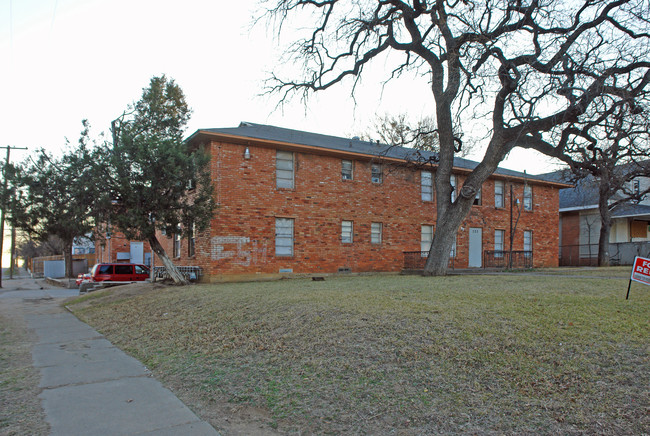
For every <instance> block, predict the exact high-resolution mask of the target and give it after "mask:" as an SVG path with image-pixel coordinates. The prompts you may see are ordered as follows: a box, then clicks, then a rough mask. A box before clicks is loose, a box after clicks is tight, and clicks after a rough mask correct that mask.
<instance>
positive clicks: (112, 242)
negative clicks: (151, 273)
mask: <svg viewBox="0 0 650 436" xmlns="http://www.w3.org/2000/svg"><path fill="white" fill-rule="evenodd" d="M106 230H107V228H106V225H105V224H102V226H101V227H100V228H98V229H97V236H96V237H95V252H96V254H97V262H99V263H102V262H130V263H138V264H143V265H147V266H151V246H150V245H149V243H148V242H145V241H129V240H128V239H126V238H125V237H124V235H123V234H122V233H120V232H119V231H117V230H116V229H114V228H109V231H108V232H107V231H106Z"/></svg>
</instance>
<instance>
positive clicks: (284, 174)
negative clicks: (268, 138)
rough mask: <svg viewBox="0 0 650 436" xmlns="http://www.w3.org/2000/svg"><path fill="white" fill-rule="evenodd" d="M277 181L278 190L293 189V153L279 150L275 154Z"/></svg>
mask: <svg viewBox="0 0 650 436" xmlns="http://www.w3.org/2000/svg"><path fill="white" fill-rule="evenodd" d="M275 179H276V186H277V187H278V188H289V189H293V179H294V165H293V153H292V152H290V151H281V150H278V151H277V152H276V154H275Z"/></svg>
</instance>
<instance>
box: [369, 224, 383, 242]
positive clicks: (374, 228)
mask: <svg viewBox="0 0 650 436" xmlns="http://www.w3.org/2000/svg"><path fill="white" fill-rule="evenodd" d="M382 227H383V226H382V224H381V223H371V224H370V243H371V244H381V233H382Z"/></svg>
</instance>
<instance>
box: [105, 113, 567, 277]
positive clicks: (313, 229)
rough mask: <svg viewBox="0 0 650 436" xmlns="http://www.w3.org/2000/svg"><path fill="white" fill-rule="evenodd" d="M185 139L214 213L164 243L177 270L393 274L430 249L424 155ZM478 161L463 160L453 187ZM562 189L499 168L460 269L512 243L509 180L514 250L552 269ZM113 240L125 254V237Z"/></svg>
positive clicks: (479, 205)
mask: <svg viewBox="0 0 650 436" xmlns="http://www.w3.org/2000/svg"><path fill="white" fill-rule="evenodd" d="M188 142H189V143H190V144H191V145H204V146H206V147H207V149H208V150H209V151H210V153H211V168H210V171H211V174H212V182H213V183H214V195H215V202H216V209H215V213H214V216H213V218H212V222H211V225H210V228H209V230H207V231H206V232H204V233H203V234H197V235H195V237H194V238H191V239H183V240H181V239H180V238H179V237H177V236H176V235H166V236H161V237H160V240H161V242H162V243H163V245H164V246H165V248H166V250H167V252H168V253H169V254H170V256H171V257H173V258H174V259H175V262H176V263H177V264H178V265H185V266H200V267H201V268H202V270H203V274H204V277H205V278H206V279H208V280H221V279H226V278H228V277H229V276H233V275H237V276H239V277H242V276H257V275H261V274H264V275H271V274H281V273H336V272H340V271H350V272H371V271H376V272H378V271H390V272H396V271H400V270H401V269H402V268H403V266H404V252H409V251H428V249H429V246H430V244H431V239H432V235H433V230H434V228H435V225H436V204H435V201H434V200H435V198H434V196H435V187H434V186H433V175H434V172H435V166H432V165H413V164H412V162H414V161H415V160H420V158H424V159H425V160H426V159H428V158H430V157H431V154H429V153H426V152H417V151H414V150H412V149H409V148H402V147H389V146H386V145H381V144H377V143H373V142H365V141H360V140H358V139H349V138H340V137H333V136H326V135H320V134H314V133H308V132H302V131H297V130H290V129H283V128H278V127H273V126H266V125H260V124H252V123H241V124H240V125H239V127H236V128H223V129H206V130H198V131H196V132H195V133H194V134H193V135H191V136H190V137H189V138H188ZM475 165H476V162H473V161H469V160H466V159H460V158H458V159H456V161H455V177H454V178H455V180H454V181H453V182H454V183H455V185H456V189H460V187H461V186H462V183H463V181H464V178H465V176H466V174H467V173H468V172H469V171H471V169H472V168H474V166H475ZM566 186H567V185H566V184H562V183H558V182H553V181H548V180H545V179H542V178H540V177H537V176H530V175H528V176H526V174H525V173H522V172H517V171H511V170H506V169H499V170H498V171H497V172H496V173H495V174H494V175H493V176H492V177H491V178H490V179H488V180H487V181H486V182H485V183H484V184H483V186H482V189H481V192H480V195H479V196H477V199H476V200H475V203H476V205H475V206H474V207H473V208H472V211H471V212H470V214H469V215H468V216H467V218H466V219H465V221H464V222H463V223H462V225H461V227H460V228H459V230H458V234H457V235H456V244H455V249H454V252H453V261H452V262H453V266H454V268H468V267H481V266H483V258H484V253H485V251H486V250H497V251H498V250H502V251H507V250H508V249H509V241H510V217H511V214H510V201H511V196H510V192H511V187H512V192H513V200H514V199H516V200H517V201H518V202H519V209H520V210H521V212H520V217H519V220H518V223H517V226H516V231H515V232H514V242H513V249H514V250H521V251H524V250H525V251H527V252H529V253H530V252H532V257H533V259H534V260H533V261H534V266H535V267H552V266H557V265H558V201H559V200H558V191H559V189H560V188H562V187H566ZM515 204H516V203H515ZM514 210H515V212H514V220H516V219H517V215H518V214H517V210H518V209H517V206H515V208H514ZM114 245H117V246H122V245H123V247H122V249H123V251H124V252H127V251H129V250H128V249H127V247H126V246H127V245H128V241H123V240H121V241H118V240H117V239H115V238H114ZM146 245H147V244H146V243H145V244H144V249H145V251H146V250H147V248H146ZM98 250H99V247H98ZM104 250H106V247H104ZM99 251H101V250H99ZM99 251H98V252H99ZM100 255H102V256H104V257H107V256H108V254H106V253H105V252H104V254H100ZM110 256H114V254H111V255H110ZM98 258H99V255H98ZM114 259H115V257H113V260H114ZM156 263H157V264H158V265H160V263H159V261H156Z"/></svg>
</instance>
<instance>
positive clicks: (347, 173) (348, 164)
mask: <svg viewBox="0 0 650 436" xmlns="http://www.w3.org/2000/svg"><path fill="white" fill-rule="evenodd" d="M352 178H353V172H352V161H351V160H342V161H341V179H343V180H352Z"/></svg>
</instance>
